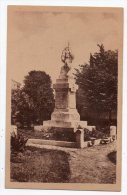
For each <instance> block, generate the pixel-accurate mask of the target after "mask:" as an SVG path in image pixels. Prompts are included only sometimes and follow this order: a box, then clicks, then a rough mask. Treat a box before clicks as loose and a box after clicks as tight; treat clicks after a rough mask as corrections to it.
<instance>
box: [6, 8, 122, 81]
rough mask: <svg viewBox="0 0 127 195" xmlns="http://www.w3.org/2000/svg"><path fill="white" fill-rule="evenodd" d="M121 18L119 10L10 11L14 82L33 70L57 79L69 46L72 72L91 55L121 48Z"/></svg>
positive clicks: (10, 69)
mask: <svg viewBox="0 0 127 195" xmlns="http://www.w3.org/2000/svg"><path fill="white" fill-rule="evenodd" d="M121 24H122V14H121V11H120V10H119V9H118V8H115V9H109V8H105V9H102V8H97V9H95V8H87V9H86V8H82V9H81V10H80V9H77V10H76V9H74V10H73V8H72V9H66V8H65V9H59V8H56V9H48V8H46V9H44V8H43V7H29V6H27V7H22V6H12V7H11V6H10V7H9V8H8V27H7V28H8V41H7V66H8V72H9V75H10V77H11V79H14V80H16V81H18V82H20V83H22V82H23V80H24V76H26V75H27V74H28V72H29V71H31V70H41V71H45V72H46V73H47V74H49V75H50V76H51V79H52V81H53V83H54V82H55V79H57V78H58V76H59V72H60V68H61V66H62V65H63V64H62V62H61V53H62V50H63V49H64V48H65V47H66V46H67V45H68V42H69V43H70V47H71V51H72V54H73V55H74V60H73V63H72V69H73V70H74V68H78V65H79V64H84V63H87V62H88V60H89V56H90V53H94V52H96V51H97V50H98V47H97V44H102V43H103V44H104V46H105V49H112V50H115V49H118V50H119V48H120V47H121Z"/></svg>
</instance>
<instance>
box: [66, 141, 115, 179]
mask: <svg viewBox="0 0 127 195" xmlns="http://www.w3.org/2000/svg"><path fill="white" fill-rule="evenodd" d="M115 149H116V144H115V143H111V144H107V145H103V146H95V147H91V148H85V149H79V150H75V151H70V152H69V153H70V159H69V164H70V171H71V178H70V182H74V183H80V182H81V183H115V179H116V165H115V164H114V163H112V162H111V161H110V160H109V158H108V157H107V154H108V153H110V152H112V151H113V150H115Z"/></svg>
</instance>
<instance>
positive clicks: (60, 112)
mask: <svg viewBox="0 0 127 195" xmlns="http://www.w3.org/2000/svg"><path fill="white" fill-rule="evenodd" d="M53 88H54V89H55V109H54V112H53V113H52V115H51V120H49V121H44V122H43V126H44V127H62V128H74V129H75V127H77V126H79V125H80V126H83V127H86V126H87V122H86V121H80V115H79V113H78V111H77V109H76V90H77V88H78V86H77V85H76V84H75V82H74V79H73V78H72V77H71V78H61V77H60V78H59V79H57V80H56V83H55V84H54V85H53Z"/></svg>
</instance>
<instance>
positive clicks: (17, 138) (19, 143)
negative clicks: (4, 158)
mask: <svg viewBox="0 0 127 195" xmlns="http://www.w3.org/2000/svg"><path fill="white" fill-rule="evenodd" d="M26 142H27V139H26V138H25V137H24V136H23V135H16V134H14V135H13V136H11V151H13V152H21V151H24V148H25V144H26Z"/></svg>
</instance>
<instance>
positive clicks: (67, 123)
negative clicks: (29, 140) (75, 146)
mask: <svg viewBox="0 0 127 195" xmlns="http://www.w3.org/2000/svg"><path fill="white" fill-rule="evenodd" d="M79 126H80V128H86V127H87V121H53V120H48V121H44V122H43V127H46V128H48V127H58V128H67V129H69V128H71V129H73V130H74V132H75V131H76V129H77V128H78V127H79Z"/></svg>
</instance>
